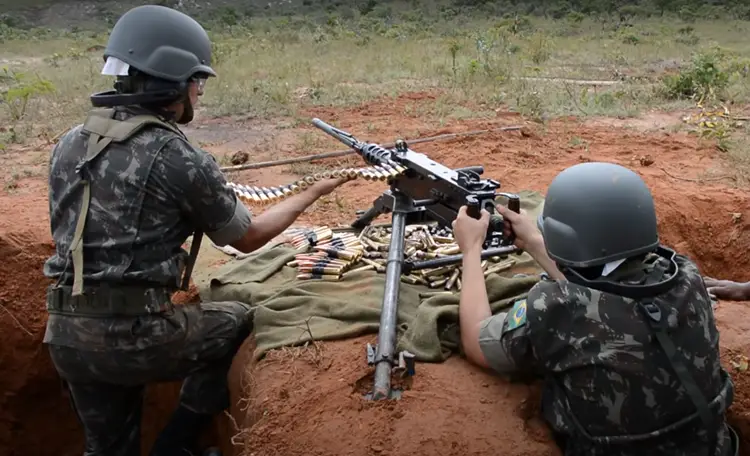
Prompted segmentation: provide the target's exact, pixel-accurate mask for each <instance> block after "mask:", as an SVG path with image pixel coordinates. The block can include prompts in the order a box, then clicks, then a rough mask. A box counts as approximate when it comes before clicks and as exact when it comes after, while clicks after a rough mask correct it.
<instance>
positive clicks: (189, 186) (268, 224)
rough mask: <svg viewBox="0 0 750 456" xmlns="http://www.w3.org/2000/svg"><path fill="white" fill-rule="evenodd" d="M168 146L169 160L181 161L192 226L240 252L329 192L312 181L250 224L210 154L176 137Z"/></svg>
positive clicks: (258, 244) (265, 240) (270, 236)
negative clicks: (312, 183)
mask: <svg viewBox="0 0 750 456" xmlns="http://www.w3.org/2000/svg"><path fill="white" fill-rule="evenodd" d="M169 146H170V147H171V148H172V149H173V150H171V151H170V152H171V154H170V155H171V157H172V158H171V160H172V161H175V160H179V159H181V160H184V165H183V170H184V172H185V173H186V174H185V175H186V176H187V182H186V184H185V185H184V187H185V189H184V192H185V197H186V198H185V200H186V201H185V205H186V208H187V210H188V212H189V213H190V214H191V217H192V218H193V220H194V223H195V225H196V226H197V227H199V228H201V229H202V230H203V232H204V233H206V235H207V236H208V237H209V238H210V239H211V241H213V242H214V244H216V245H219V246H224V245H231V246H232V247H234V248H236V249H237V250H239V251H241V252H243V253H249V252H253V251H255V250H257V249H259V248H261V247H263V246H264V245H265V244H266V243H268V242H269V241H270V240H271V239H273V238H274V237H276V236H278V235H279V234H281V233H282V232H283V231H284V230H285V229H287V228H288V227H289V226H290V225H291V224H292V223H294V221H295V220H296V219H297V218H298V217H299V216H300V214H302V212H304V211H305V210H306V209H307V208H308V207H309V206H310V205H311V204H312V203H314V202H315V200H316V199H318V198H319V197H320V196H321V195H322V194H324V193H326V191H330V183H326V182H323V181H319V182H316V184H315V185H312V186H310V187H309V188H308V189H307V190H306V191H303V192H300V193H298V194H296V195H294V196H291V197H289V198H287V199H285V200H283V201H282V202H280V203H279V204H276V205H274V206H273V207H271V208H269V209H267V210H265V211H264V212H263V213H262V214H261V215H259V216H257V217H253V218H252V223H251V217H250V211H249V210H248V209H247V207H245V205H244V204H242V202H241V201H240V200H239V199H238V198H237V196H236V194H235V193H234V191H233V190H232V189H231V188H229V187H228V186H227V181H226V178H225V177H224V174H223V173H222V172H221V170H220V168H219V165H218V163H216V160H215V159H214V158H213V157H212V156H211V155H210V154H208V153H206V152H204V151H201V150H198V149H195V148H193V147H192V146H190V145H188V144H186V143H184V142H181V141H178V140H174V141H171V142H170V145H169ZM175 166H177V165H175ZM184 166H187V168H184ZM326 187H328V188H326Z"/></svg>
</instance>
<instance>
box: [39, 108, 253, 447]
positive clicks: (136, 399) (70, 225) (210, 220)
mask: <svg viewBox="0 0 750 456" xmlns="http://www.w3.org/2000/svg"><path fill="white" fill-rule="evenodd" d="M133 114H134V112H132V111H131V112H126V111H124V110H122V109H121V110H119V111H118V113H117V115H116V118H117V119H119V120H124V119H128V118H130V117H131V116H132V115H133ZM88 138H89V136H88V135H87V134H86V133H85V132H83V131H82V126H78V127H76V128H73V129H72V130H71V131H69V132H68V133H66V134H65V135H64V136H63V137H62V138H61V139H60V142H59V143H58V144H57V145H56V146H55V148H54V150H53V152H52V157H51V163H50V177H49V185H50V191H49V199H50V218H51V226H52V234H53V237H54V240H55V242H56V254H55V255H54V256H53V257H51V258H50V259H49V260H48V261H47V262H46V264H45V266H44V273H45V275H46V276H48V277H51V278H55V279H58V285H59V286H57V287H56V286H53V287H51V288H50V291H49V293H48V309H50V315H49V321H48V324H47V331H46V334H45V337H44V342H45V343H47V344H49V350H50V354H51V356H52V361H53V362H54V364H55V366H56V368H57V370H58V371H59V373H60V375H61V376H62V377H63V379H65V381H66V383H67V385H68V388H69V390H70V392H71V398H72V400H73V402H74V404H73V405H74V408H75V409H76V411H77V413H78V415H79V417H80V419H81V420H82V423H83V425H84V427H85V433H86V452H85V454H86V455H92V456H93V455H104V454H106V455H139V454H140V421H141V419H140V418H141V415H140V413H141V403H142V397H143V391H144V385H146V384H148V383H152V382H161V381H173V380H180V379H184V383H183V387H182V391H181V396H180V403H181V405H182V406H183V407H185V408H187V409H189V410H191V411H192V412H196V413H198V414H206V415H211V414H215V413H217V412H220V411H221V410H223V409H226V408H227V407H228V406H229V393H228V387H227V372H228V369H229V367H230V365H231V362H232V358H233V356H234V354H235V353H236V351H237V349H238V348H239V346H240V345H241V344H242V342H243V341H244V339H245V338H246V337H247V336H248V335H249V333H250V331H251V329H252V314H251V311H250V307H249V306H247V305H245V304H242V303H239V302H221V303H203V304H192V305H184V306H172V305H171V300H170V294H171V293H172V292H174V291H175V290H176V289H177V288H178V284H179V280H180V274H181V272H182V270H183V269H184V267H185V263H186V259H187V257H188V255H187V253H186V252H185V251H184V250H182V249H181V245H182V244H183V243H184V242H185V240H186V239H187V237H188V236H189V235H190V234H191V233H192V232H194V230H201V231H202V232H205V233H206V235H207V236H208V237H209V238H210V239H211V240H212V241H213V242H214V243H215V244H217V245H226V244H229V243H232V242H234V241H236V240H238V239H239V238H240V237H242V236H243V235H244V234H245V233H246V231H247V229H248V227H249V225H250V213H249V211H248V209H247V208H246V207H245V206H244V205H243V204H241V203H239V202H238V200H237V198H236V197H235V195H234V193H233V192H232V191H231V190H230V189H228V188H227V187H226V185H225V184H226V182H225V180H224V177H223V175H222V173H221V171H220V170H219V168H218V165H217V163H216V162H215V160H214V159H213V157H212V156H210V155H209V154H208V153H206V152H204V151H202V150H200V149H197V148H195V147H193V146H191V145H190V143H189V142H187V140H186V139H185V138H184V136H181V135H180V134H179V130H176V129H175V130H174V131H170V130H167V129H164V128H160V127H158V126H146V127H144V128H143V129H142V130H140V131H139V132H138V133H137V134H136V135H135V136H133V137H131V138H130V139H128V140H126V141H124V142H121V143H115V142H113V143H112V144H111V145H110V146H109V148H108V149H106V150H105V151H104V152H103V153H102V154H101V155H100V156H99V157H98V158H97V159H96V160H95V161H93V162H91V163H90V167H89V173H90V176H91V179H90V186H91V187H90V188H91V200H90V205H89V210H88V220H87V224H86V226H85V231H84V233H85V235H84V238H83V239H84V244H83V252H84V253H83V258H84V267H83V279H84V281H85V285H86V288H84V293H85V294H86V295H87V299H91V304H90V305H88V307H87V308H83V307H80V308H77V307H75V306H63V305H61V304H60V303H61V302H63V303H64V302H65V299H63V298H65V297H69V296H70V295H71V284H72V283H73V273H72V272H71V271H70V269H71V268H70V267H69V261H70V255H69V254H68V251H69V249H70V245H71V241H72V239H73V233H74V229H75V226H76V223H77V218H78V214H79V213H80V210H81V202H80V198H79V196H80V194H81V185H80V180H79V179H78V176H77V174H76V173H77V166H78V165H79V163H80V162H81V160H82V159H83V157H84V156H85V154H86V150H87V143H88ZM60 296H62V298H61V297H60ZM144 296H146V297H150V301H149V300H148V299H147V300H145V301H144ZM97 297H101V298H102V300H100V301H97ZM54 298H59V299H57V300H55V299H54ZM135 298H137V299H135ZM66 299H69V298H66ZM107 299H108V301H107ZM134 300H135V301H139V302H146V303H147V304H149V303H152V304H153V306H150V307H149V306H148V305H144V304H142V303H141V304H137V303H136V302H135V301H134ZM105 301H106V302H109V303H110V304H109V305H111V306H112V309H111V310H112V311H111V312H109V313H108V309H107V308H106V305H105V304H102V303H103V302H105ZM79 302H83V301H79ZM118 303H119V304H118ZM96 306H99V307H100V308H99V309H97V308H96ZM133 306H135V307H136V309H135V310H136V311H138V307H139V306H141V307H149V308H150V309H151V312H140V314H139V313H138V312H132V311H133V309H132V307H133ZM101 307H104V308H101ZM128 307H131V308H130V309H126V308H128ZM154 308H156V309H158V310H157V311H154V310H153V309H154ZM124 309H126V310H127V312H125V311H124ZM140 310H141V311H142V310H144V309H140ZM94 311H95V312H94Z"/></svg>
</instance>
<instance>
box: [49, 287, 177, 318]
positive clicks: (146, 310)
mask: <svg viewBox="0 0 750 456" xmlns="http://www.w3.org/2000/svg"><path fill="white" fill-rule="evenodd" d="M72 290H73V287H68V286H60V287H55V286H51V287H49V288H48V289H47V311H48V312H49V313H51V314H58V315H69V316H80V317H100V318H106V317H118V316H127V317H138V316H146V315H154V314H161V313H165V312H169V311H171V310H172V309H173V307H174V306H173V304H172V301H171V297H170V293H169V292H168V291H167V290H166V289H164V288H145V287H110V286H101V287H92V288H88V289H86V290H85V291H84V293H83V294H82V295H80V296H73V294H72Z"/></svg>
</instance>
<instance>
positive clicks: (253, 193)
mask: <svg viewBox="0 0 750 456" xmlns="http://www.w3.org/2000/svg"><path fill="white" fill-rule="evenodd" d="M404 171H406V168H404V167H403V166H401V165H398V164H393V165H381V166H371V167H369V168H342V169H337V170H335V171H326V172H323V173H315V174H311V175H309V176H305V177H303V178H302V179H299V180H296V181H294V182H292V183H291V184H286V185H281V186H279V187H257V186H251V185H242V184H237V183H234V182H228V183H227V185H228V186H229V188H231V189H232V190H234V193H235V194H236V195H237V197H238V198H239V199H240V200H241V201H242V202H244V203H247V204H260V205H265V204H269V203H275V202H277V201H279V200H281V199H284V198H287V197H288V196H291V195H294V194H296V193H299V192H301V191H303V190H305V189H306V188H308V187H310V186H311V185H313V184H314V183H315V182H317V181H319V180H322V179H330V178H335V179H338V178H341V177H347V178H349V179H357V178H360V177H361V178H363V179H366V180H369V181H388V180H390V179H393V178H395V177H398V176H399V175H401V174H402V173H403V172H404Z"/></svg>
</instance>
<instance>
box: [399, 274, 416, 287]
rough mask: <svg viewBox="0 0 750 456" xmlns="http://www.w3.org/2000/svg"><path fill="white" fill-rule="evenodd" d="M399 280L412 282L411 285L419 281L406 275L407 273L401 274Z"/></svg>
mask: <svg viewBox="0 0 750 456" xmlns="http://www.w3.org/2000/svg"><path fill="white" fill-rule="evenodd" d="M401 281H402V282H404V283H409V284H412V285H416V284H418V283H419V280H417V278H416V277H413V276H408V275H402V276H401Z"/></svg>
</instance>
